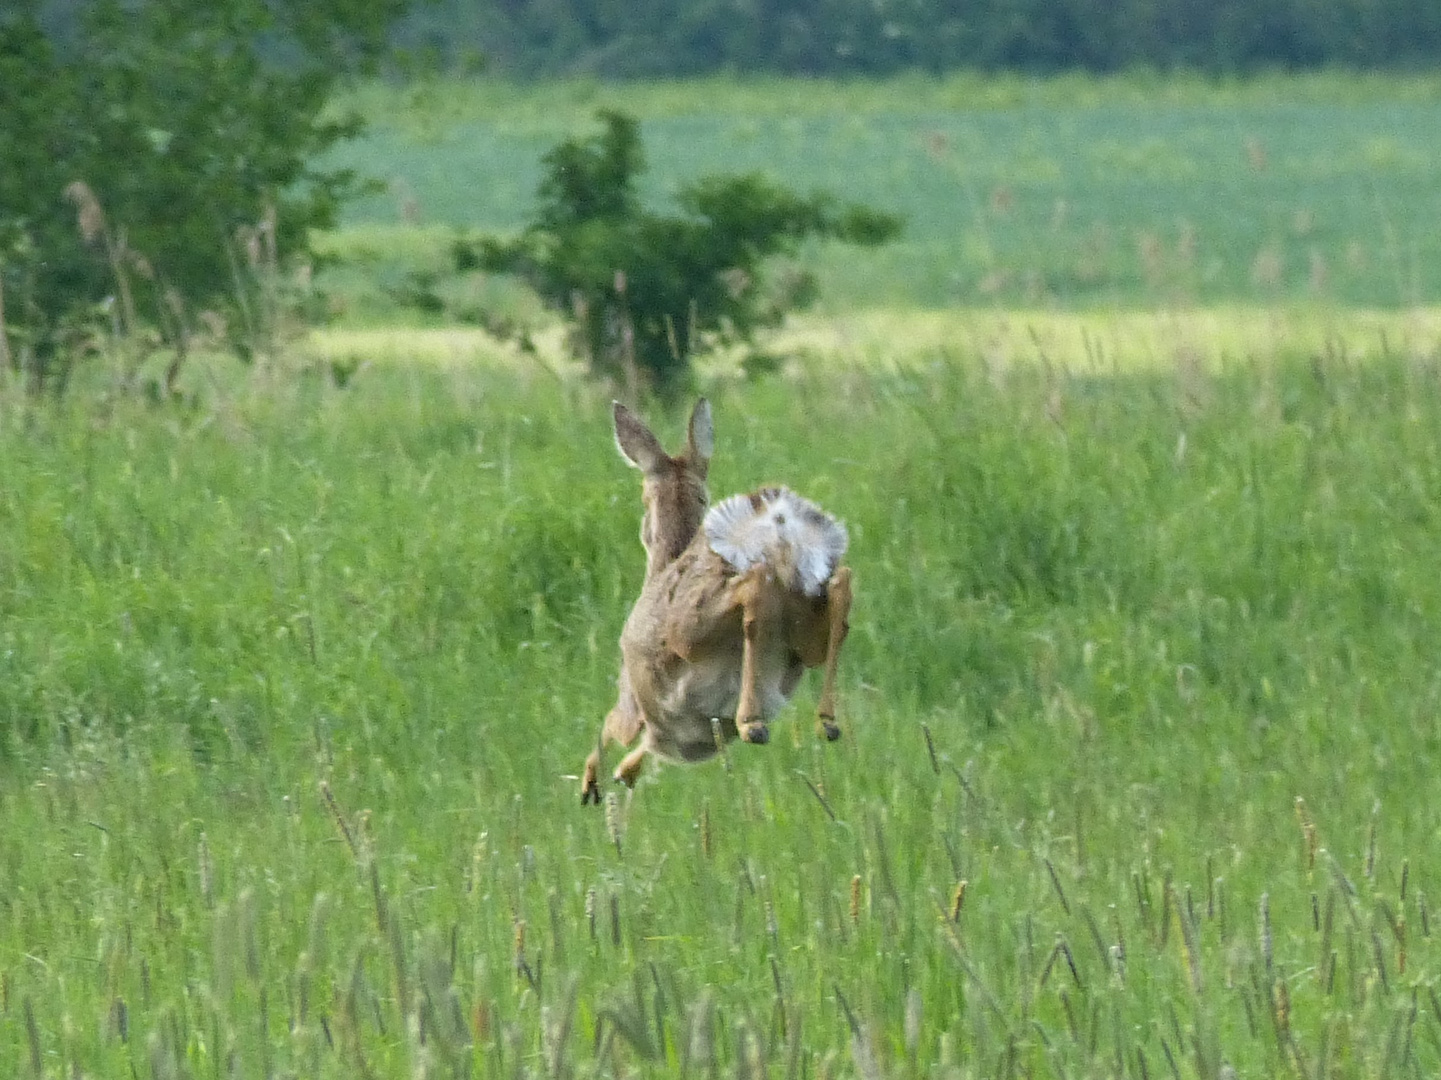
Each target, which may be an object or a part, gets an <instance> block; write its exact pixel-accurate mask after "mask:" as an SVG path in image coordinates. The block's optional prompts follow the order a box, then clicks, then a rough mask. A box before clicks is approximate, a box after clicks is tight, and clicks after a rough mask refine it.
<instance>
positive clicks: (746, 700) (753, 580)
mask: <svg viewBox="0 0 1441 1080" xmlns="http://www.w3.org/2000/svg"><path fill="white" fill-rule="evenodd" d="M736 600H737V601H738V602H739V604H740V609H741V633H742V635H743V636H742V639H741V692H740V700H739V701H737V702H736V731H737V732H738V733H739V735H740V737H741V740H742V741H743V742H748V743H755V744H756V745H761V744H764V743H766V742H769V741H770V729H769V728H767V727H766V722H765V718H764V717H763V715H762V713H761V702H760V689H759V687H758V686H757V682H758V678H759V676H758V674H757V670H756V668H757V664H758V661H759V653H760V650H761V645H762V638H763V636H764V635H766V634H771V633H775V632H776V630H777V628H778V624H779V622H780V619H781V614H782V612H781V605H780V603H779V597H778V595H777V592H776V587H775V583H774V582H773V581H771V580H768V579H767V578H766V577H764V576H762V575H761V574H759V573H756V572H752V573H750V574H748V575H747V576H746V577H745V578H744V579H742V581H741V583H740V585H739V587H738V588H737V589H736Z"/></svg>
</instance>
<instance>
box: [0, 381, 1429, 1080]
mask: <svg viewBox="0 0 1441 1080" xmlns="http://www.w3.org/2000/svg"><path fill="white" fill-rule="evenodd" d="M711 394H712V397H713V400H714V404H715V409H716V426H717V447H718V449H717V455H716V460H715V464H714V468H713V478H712V482H713V491H714V492H715V493H716V494H721V493H726V492H730V491H732V490H737V489H742V488H747V487H750V486H753V485H756V484H758V483H761V482H764V481H783V482H786V483H789V484H792V485H794V486H795V487H797V488H798V489H800V490H802V491H803V492H805V493H806V494H808V495H809V496H811V497H813V498H816V499H817V500H819V501H820V502H821V503H822V504H824V505H825V506H827V507H828V508H829V509H831V510H833V511H835V512H836V513H838V514H839V515H841V516H842V517H843V518H844V519H845V520H846V521H847V523H848V525H849V527H850V530H851V537H852V550H851V553H850V561H851V563H852V565H853V566H854V568H855V572H856V575H857V582H858V598H857V604H856V609H855V612H854V617H853V620H852V621H853V630H852V633H851V637H850V640H849V641H848V643H847V645H846V650H845V654H844V663H843V669H842V673H843V674H842V691H843V697H842V708H843V716H842V723H843V725H844V727H845V731H846V734H845V738H844V739H843V740H842V741H841V742H840V743H838V744H835V745H825V744H820V743H818V742H816V741H815V740H814V737H813V736H812V734H811V733H810V730H809V728H810V725H809V724H808V723H807V722H805V721H804V719H803V716H804V713H805V711H806V710H807V708H808V707H810V706H811V705H813V700H814V699H813V697H812V696H811V695H813V693H814V687H812V686H810V685H809V684H808V686H807V688H806V689H804V690H803V691H802V693H801V695H800V700H798V701H797V702H796V703H795V704H794V705H793V706H792V709H791V717H790V719H791V720H792V721H798V722H791V723H786V722H782V724H781V725H780V726H778V727H777V729H776V736H777V737H776V738H775V739H774V740H773V742H772V744H771V745H770V746H768V747H765V748H755V747H747V746H736V747H733V748H731V750H730V752H729V754H728V760H727V762H721V761H716V762H713V763H710V764H707V765H704V766H695V767H688V768H680V767H671V768H662V769H658V770H653V771H652V772H650V773H648V774H647V776H646V777H645V778H644V779H643V781H642V783H641V784H640V786H639V787H638V788H637V790H636V791H635V792H634V793H633V794H626V793H624V792H617V793H615V794H614V797H613V798H612V799H611V801H609V803H608V805H607V807H606V808H605V809H604V810H603V811H592V810H589V809H582V808H581V806H580V805H579V799H578V798H577V796H578V785H577V783H576V782H575V780H574V779H573V778H571V777H569V776H567V774H573V773H575V772H577V771H578V770H579V765H580V763H581V760H582V758H583V757H584V755H585V753H586V752H587V751H588V750H589V748H590V746H591V745H592V744H593V740H594V737H595V732H596V730H597V727H598V724H599V721H600V718H601V716H602V715H603V714H604V712H605V710H606V709H607V708H608V707H609V705H610V704H611V695H612V694H613V693H614V685H613V679H614V675H615V670H616V650H615V639H616V636H617V634H618V632H619V628H620V625H621V622H622V621H623V619H624V616H625V612H626V609H627V607H628V604H629V602H630V600H631V599H632V597H633V596H634V594H635V592H636V590H637V588H638V585H639V580H640V576H641V571H642V568H643V558H642V553H641V551H640V548H639V545H638V543H637V541H636V538H635V530H636V525H637V508H638V498H637V495H638V492H637V490H636V489H637V484H636V479H635V476H634V474H633V473H632V472H631V471H630V470H628V469H626V468H625V467H624V465H623V464H622V463H621V462H620V461H619V460H618V459H617V458H616V457H615V455H614V454H613V452H612V450H611V446H610V442H611V436H610V432H609V430H608V426H607V407H606V406H607V403H606V401H605V399H604V397H603V395H601V394H600V393H598V392H595V391H593V390H591V389H589V388H587V387H584V386H579V385H571V384H566V383H561V382H559V381H555V380H550V379H549V378H541V379H537V380H526V379H522V378H519V377H516V376H507V375H502V374H498V373H496V372H495V371H491V370H481V369H475V368H456V369H453V370H450V371H435V370H406V369H400V368H385V367H376V368H372V369H368V370H367V371H365V372H362V373H361V374H360V375H359V376H357V377H356V378H355V379H354V380H353V381H352V382H351V384H350V386H349V388H348V389H346V390H344V391H341V390H336V389H334V388H333V387H330V386H328V385H325V384H323V383H320V382H318V381H309V382H306V381H300V382H297V383H294V384H289V385H285V386H279V387H265V386H260V385H257V386H255V387H252V388H249V389H241V390H231V391H226V392H223V393H221V392H216V393H213V394H211V395H210V396H208V398H207V399H206V400H205V401H204V402H203V403H202V404H201V405H199V406H197V407H195V408H194V409H193V410H192V411H189V412H179V411H163V412H162V411H150V410H145V409H142V408H140V407H137V406H132V405H130V404H128V403H125V402H123V401H122V402H119V403H111V404H109V405H105V406H101V405H96V404H94V403H93V402H88V401H86V400H84V399H82V398H80V397H76V398H75V399H73V401H72V402H71V403H70V404H69V405H61V406H53V407H43V408H41V407H33V406H25V405H20V404H17V403H15V402H9V403H6V404H5V405H4V407H3V409H0V460H3V461H4V462H5V468H4V470H3V473H0V755H3V762H0V915H3V917H0V1018H3V1023H0V1071H3V1072H4V1073H5V1074H7V1075H16V1076H29V1075H35V1076H47V1077H48V1076H55V1077H59V1076H67V1077H68V1076H72V1075H85V1076H115V1075H132V1074H133V1075H138V1076H143V1077H148V1076H154V1077H176V1076H195V1077H209V1076H216V1075H219V1076H228V1075H236V1076H266V1075H268V1076H307V1077H310V1076H318V1077H325V1076H334V1077H356V1076H377V1077H386V1076H401V1075H406V1076H416V1075H429V1076H449V1075H457V1076H505V1077H512V1076H522V1075H546V1076H584V1077H590V1076H620V1075H645V1076H649V1075H684V1076H710V1075H722V1074H723V1075H732V1074H736V1075H746V1076H750V1077H757V1076H760V1075H782V1074H783V1075H786V1076H793V1077H800V1076H809V1077H821V1076H842V1075H860V1076H864V1077H868V1078H869V1077H874V1076H892V1075H900V1076H923V1075H924V1076H938V1077H940V1076H946V1077H951V1076H955V1077H1001V1076H1026V1075H1028V1076H1037V1077H1041V1076H1056V1077H1060V1076H1066V1077H1072V1078H1075V1077H1102V1076H1121V1075H1125V1076H1134V1077H1161V1076H1168V1075H1175V1076H1182V1077H1208V1078H1209V1077H1221V1076H1229V1075H1231V1073H1230V1072H1228V1071H1227V1070H1228V1069H1233V1070H1235V1074H1236V1075H1240V1076H1261V1075H1265V1076H1280V1075H1292V1074H1295V1075H1304V1076H1306V1077H1309V1078H1316V1080H1319V1078H1321V1077H1333V1076H1334V1077H1353V1076H1354V1077H1362V1076H1365V1077H1373V1076H1381V1075H1401V1076H1425V1075H1431V1074H1434V1072H1435V1071H1436V1069H1437V1068H1438V1066H1441V1008H1438V1002H1437V1000H1436V996H1435V993H1434V984H1435V981H1436V979H1437V977H1438V974H1441V949H1438V948H1437V945H1436V944H1435V942H1436V940H1437V938H1436V936H1433V928H1432V926H1431V919H1432V914H1431V909H1430V907H1428V906H1427V905H1428V902H1430V900H1429V898H1430V897H1433V896H1434V893H1435V891H1436V889H1437V880H1438V874H1441V864H1438V861H1437V856H1436V848H1435V843H1434V838H1435V835H1436V830H1437V828H1438V826H1441V812H1438V810H1437V807H1438V806H1441V790H1438V783H1441V782H1438V779H1437V773H1436V770H1435V768H1434V766H1433V761H1434V757H1435V754H1436V752H1437V741H1438V728H1437V720H1436V717H1437V715H1438V712H1437V701H1438V696H1441V672H1438V670H1437V667H1436V663H1435V642H1436V640H1437V637H1438V630H1441V582H1438V575H1437V574H1436V572H1435V568H1436V566H1437V565H1438V557H1441V550H1438V548H1441V532H1438V521H1437V514H1438V510H1437V507H1438V505H1441V440H1438V438H1437V433H1438V431H1441V372H1438V371H1437V370H1436V369H1435V367H1434V366H1431V365H1426V364H1422V363H1413V362H1402V361H1399V360H1394V361H1383V362H1379V363H1375V364H1371V365H1368V366H1366V367H1364V368H1352V367H1349V366H1348V365H1346V364H1345V363H1344V362H1340V361H1335V360H1332V361H1325V360H1317V361H1314V362H1313V361H1310V360H1308V359H1307V358H1304V357H1296V358H1294V360H1293V361H1289V362H1281V363H1278V364H1276V365H1274V366H1264V367H1261V368H1259V369H1246V370H1237V371H1231V372H1221V373H1218V374H1206V373H1205V372H1202V371H1198V370H1192V369H1186V370H1181V371H1178V372H1176V373H1174V374H1173V375H1151V376H1148V377H1139V376H1138V377H1134V378H1123V377H1115V378H1105V379H1101V378H1082V377H1074V376H1065V375H1061V374H1059V373H1054V372H1053V373H1049V374H1048V373H1047V372H1045V371H1044V370H1040V369H1024V370H1022V369H1015V370H1011V371H997V372H994V373H992V374H990V375H982V374H974V373H972V368H971V366H970V365H969V363H968V362H967V360H966V358H946V357H935V358H934V359H933V361H931V362H927V363H925V364H917V365H916V366H915V367H914V368H913V369H911V370H909V371H906V372H903V373H901V374H895V375H886V376H875V375H872V376H867V375H861V374H856V373H846V374H844V375H840V376H835V377H831V378H826V379H813V380H808V381H801V382H787V381H779V380H778V381H772V382H766V383H757V384H727V383H718V384H716V385H714V386H713V387H711ZM655 419H656V421H657V426H658V427H660V428H661V429H662V430H663V431H668V433H669V434H670V435H671V437H675V436H676V435H677V434H678V433H679V430H680V424H681V418H680V417H679V416H676V417H673V418H670V419H667V418H664V417H655ZM1298 797H1300V798H1301V799H1304V804H1303V805H1301V806H1300V807H1299V809H1298V804H1297V799H1298ZM962 882H964V883H965V884H964V887H963V888H962V887H961V883H962ZM1435 934H1436V935H1441V930H1438V931H1436V932H1435Z"/></svg>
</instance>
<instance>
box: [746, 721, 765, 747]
mask: <svg viewBox="0 0 1441 1080" xmlns="http://www.w3.org/2000/svg"><path fill="white" fill-rule="evenodd" d="M741 739H742V740H744V741H745V742H748V743H750V744H751V745H752V746H764V745H765V744H766V743H768V742H770V741H771V733H770V729H769V728H768V727H766V726H765V725H764V724H747V725H746V726H745V727H743V728H741Z"/></svg>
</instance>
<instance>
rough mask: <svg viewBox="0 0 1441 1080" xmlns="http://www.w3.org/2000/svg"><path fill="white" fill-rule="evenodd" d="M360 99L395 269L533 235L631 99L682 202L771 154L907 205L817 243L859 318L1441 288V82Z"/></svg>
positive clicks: (817, 260)
mask: <svg viewBox="0 0 1441 1080" xmlns="http://www.w3.org/2000/svg"><path fill="white" fill-rule="evenodd" d="M351 104H353V105H354V106H357V107H358V108H360V110H361V111H362V113H363V114H364V115H366V116H367V117H368V118H369V119H370V121H371V123H372V128H371V131H370V133H369V134H367V135H366V136H365V137H364V138H363V139H362V140H360V141H358V142H356V143H354V144H352V145H350V146H349V147H347V148H345V149H344V150H343V151H342V152H340V153H338V154H337V155H336V158H335V160H336V161H338V162H343V163H344V164H346V165H350V166H353V167H355V168H356V169H358V170H359V171H361V172H362V173H364V174H366V175H369V176H371V177H374V178H376V179H378V180H380V181H382V182H383V183H384V184H385V185H387V190H386V191H385V192H384V193H382V194H378V195H375V196H373V197H371V198H368V199H366V200H364V201H362V202H360V203H358V204H357V205H355V206H354V207H353V208H352V210H351V211H350V213H349V215H348V217H347V218H346V221H345V227H344V229H343V230H342V231H341V233H340V234H339V235H337V236H336V237H334V238H332V239H331V241H330V243H331V244H332V245H333V247H334V248H335V249H336V250H339V251H342V252H351V253H354V252H361V253H368V255H369V257H370V264H371V265H372V266H374V265H379V264H385V263H387V262H388V261H393V258H394V256H393V252H394V251H395V250H396V249H405V248H408V249H409V250H410V265H427V264H435V265H438V264H439V263H441V262H443V258H442V255H443V251H444V246H445V245H444V239H443V236H444V231H443V230H436V229H434V228H432V229H430V230H421V231H416V230H413V229H411V228H410V227H409V226H410V225H411V224H416V223H418V224H421V225H428V226H432V227H434V226H446V227H450V226H462V227H477V228H483V229H489V230H513V229H516V228H518V227H519V226H520V225H521V224H522V223H523V222H524V221H525V219H526V216H527V214H528V213H529V211H530V208H531V206H532V198H533V193H534V189H535V185H536V182H537V181H538V179H539V175H540V167H539V160H540V157H541V155H542V154H543V153H544V152H545V150H546V149H547V148H548V147H550V146H551V145H553V144H554V143H555V142H556V141H557V140H558V139H560V138H561V137H564V136H565V135H568V134H575V133H578V132H582V131H585V130H586V129H587V125H589V124H590V123H591V120H590V118H591V116H592V114H593V111H594V109H595V108H597V107H600V106H608V107H610V106H614V107H621V108H625V109H628V110H630V111H632V112H634V113H635V114H636V115H638V116H640V117H641V118H642V120H643V126H642V132H643V137H644V139H645V142H646V148H647V154H648V158H649V161H650V163H651V172H650V174H649V175H648V177H647V180H646V190H647V194H648V195H649V197H651V198H652V199H655V200H657V201H660V202H663V201H664V200H665V199H666V198H667V197H668V196H669V195H670V194H671V193H673V192H674V191H675V190H676V188H677V186H678V185H679V184H681V183H683V182H685V181H686V180H688V179H691V178H694V177H696V176H700V175H704V174H707V173H712V172H719V171H751V170H755V171H760V172H764V173H766V174H768V175H770V176H771V177H773V178H774V179H777V180H780V181H783V182H785V183H788V184H791V185H793V186H796V187H799V188H802V189H811V188H825V189H829V190H832V191H835V192H837V193H838V194H841V195H843V196H845V197H847V198H854V199H860V200H864V201H867V202H870V203H873V204H875V205H877V206H880V207H884V208H886V209H890V210H896V211H899V212H901V213H903V214H904V215H906V218H907V221H908V226H907V230H906V233H905V235H904V236H903V238H902V239H901V240H900V241H899V242H898V243H896V244H893V245H891V246H889V247H887V248H884V249H881V250H879V251H873V252H855V251H851V250H849V249H845V248H839V247H832V248H820V249H813V250H810V251H808V252H806V253H805V256H804V258H805V259H806V261H807V262H808V263H810V264H812V265H814V266H815V267H817V268H818V269H819V270H820V272H821V276H822V296H823V301H822V303H823V304H824V305H825V306H827V307H829V308H833V309H837V310H840V309H846V308H852V307H855V306H858V305H864V306H877V305H894V304H904V305H909V306H916V305H922V306H945V305H954V304H976V303H984V304H1000V305H1010V304H1017V303H1024V304H1028V305H1061V306H1082V307H1093V306H1124V307H1134V306H1153V305H1157V304H1191V303H1199V304H1211V303H1217V302H1222V301H1237V300H1247V301H1252V302H1260V303H1273V302H1278V301H1286V302H1291V301H1297V300H1305V301H1312V300H1315V301H1319V302H1322V303H1342V304H1350V305H1365V306H1382V307H1402V306H1407V305H1411V304H1418V303H1426V302H1430V301H1434V300H1435V299H1437V297H1438V295H1441V232H1438V231H1437V230H1436V228H1435V227H1434V223H1435V222H1436V221H1438V220H1441V184H1438V183H1437V182H1436V177H1437V176H1438V175H1441V140H1438V139H1436V138H1435V133H1436V132H1437V131H1441V89H1438V84H1437V82H1436V80H1434V79H1428V78H1420V77H1418V78H1413V79H1404V78H1392V79H1385V78H1362V77H1354V76H1344V75H1339V74H1337V75H1330V76H1317V77H1310V78H1298V79H1292V80H1288V79H1284V78H1271V79H1262V80H1257V81H1253V82H1243V83H1221V84H1207V83H1205V82H1202V81H1199V80H1196V79H1194V78H1182V77H1178V78H1177V79H1175V80H1166V79H1164V78H1162V77H1160V76H1153V77H1150V78H1149V79H1140V78H1129V79H1114V80H1095V79H1057V80H1050V81H1044V80H1042V81H1035V82H1027V81H1025V80H1009V81H1008V80H997V81H992V82H986V81H982V80H968V79H954V80H949V81H945V80H940V81H927V80H898V81H895V82H889V83H878V84H865V83H863V84H832V83H825V82H817V83H807V82H804V81H795V80H792V81H778V82H774V83H754V84H753V83H727V82H717V83H711V84H701V85H700V86H691V85H689V84H675V85H669V84H660V85H641V86H636V87H629V88H627V87H605V88H601V87H597V86H594V85H591V84H583V83H582V84H575V85H571V86H562V87H541V88H537V89H535V90H533V91H531V92H529V93H527V92H526V91H523V90H519V89H516V88H508V87H494V86H488V85H486V84H483V83H474V84H465V83H460V84H438V85H430V86H428V87H422V88H420V89H414V88H412V89H410V90H386V89H385V88H383V87H378V86H371V87H368V88H365V89H363V90H360V91H357V92H356V93H355V95H354V97H353V99H352V100H351ZM351 280H352V281H353V280H354V279H351Z"/></svg>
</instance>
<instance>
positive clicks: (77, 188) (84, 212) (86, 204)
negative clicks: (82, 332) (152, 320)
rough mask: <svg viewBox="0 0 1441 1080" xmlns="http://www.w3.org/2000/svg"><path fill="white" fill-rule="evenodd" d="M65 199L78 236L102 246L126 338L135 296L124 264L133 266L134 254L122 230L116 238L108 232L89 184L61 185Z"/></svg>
mask: <svg viewBox="0 0 1441 1080" xmlns="http://www.w3.org/2000/svg"><path fill="white" fill-rule="evenodd" d="M65 198H66V199H67V200H68V201H69V202H70V203H72V204H73V205H74V206H75V211H76V224H77V226H78V228H79V230H80V238H81V239H82V240H84V241H85V243H87V244H96V243H99V244H101V245H103V246H104V248H105V257H106V259H107V260H108V261H109V263H110V272H111V274H112V275H113V276H114V278H115V288H116V290H117V291H118V292H119V293H120V315H121V320H122V321H121V325H120V329H121V333H122V334H123V335H124V336H125V337H127V338H128V337H130V336H131V335H133V334H134V333H135V329H136V318H135V298H134V296H133V295H132V293H131V291H130V275H129V273H128V272H127V271H126V269H125V265H126V263H127V262H130V263H131V264H132V265H136V262H135V257H131V256H130V253H129V249H128V248H127V246H126V244H125V235H124V233H121V234H120V235H119V236H118V237H117V236H116V234H114V233H113V232H111V230H110V225H109V223H108V222H107V221H106V219H105V210H104V208H103V207H101V205H100V200H99V198H97V197H96V195H95V192H94V191H92V190H91V188H90V185H89V184H87V183H85V181H84V180H75V181H72V182H71V183H69V184H67V185H66V187H65Z"/></svg>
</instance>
